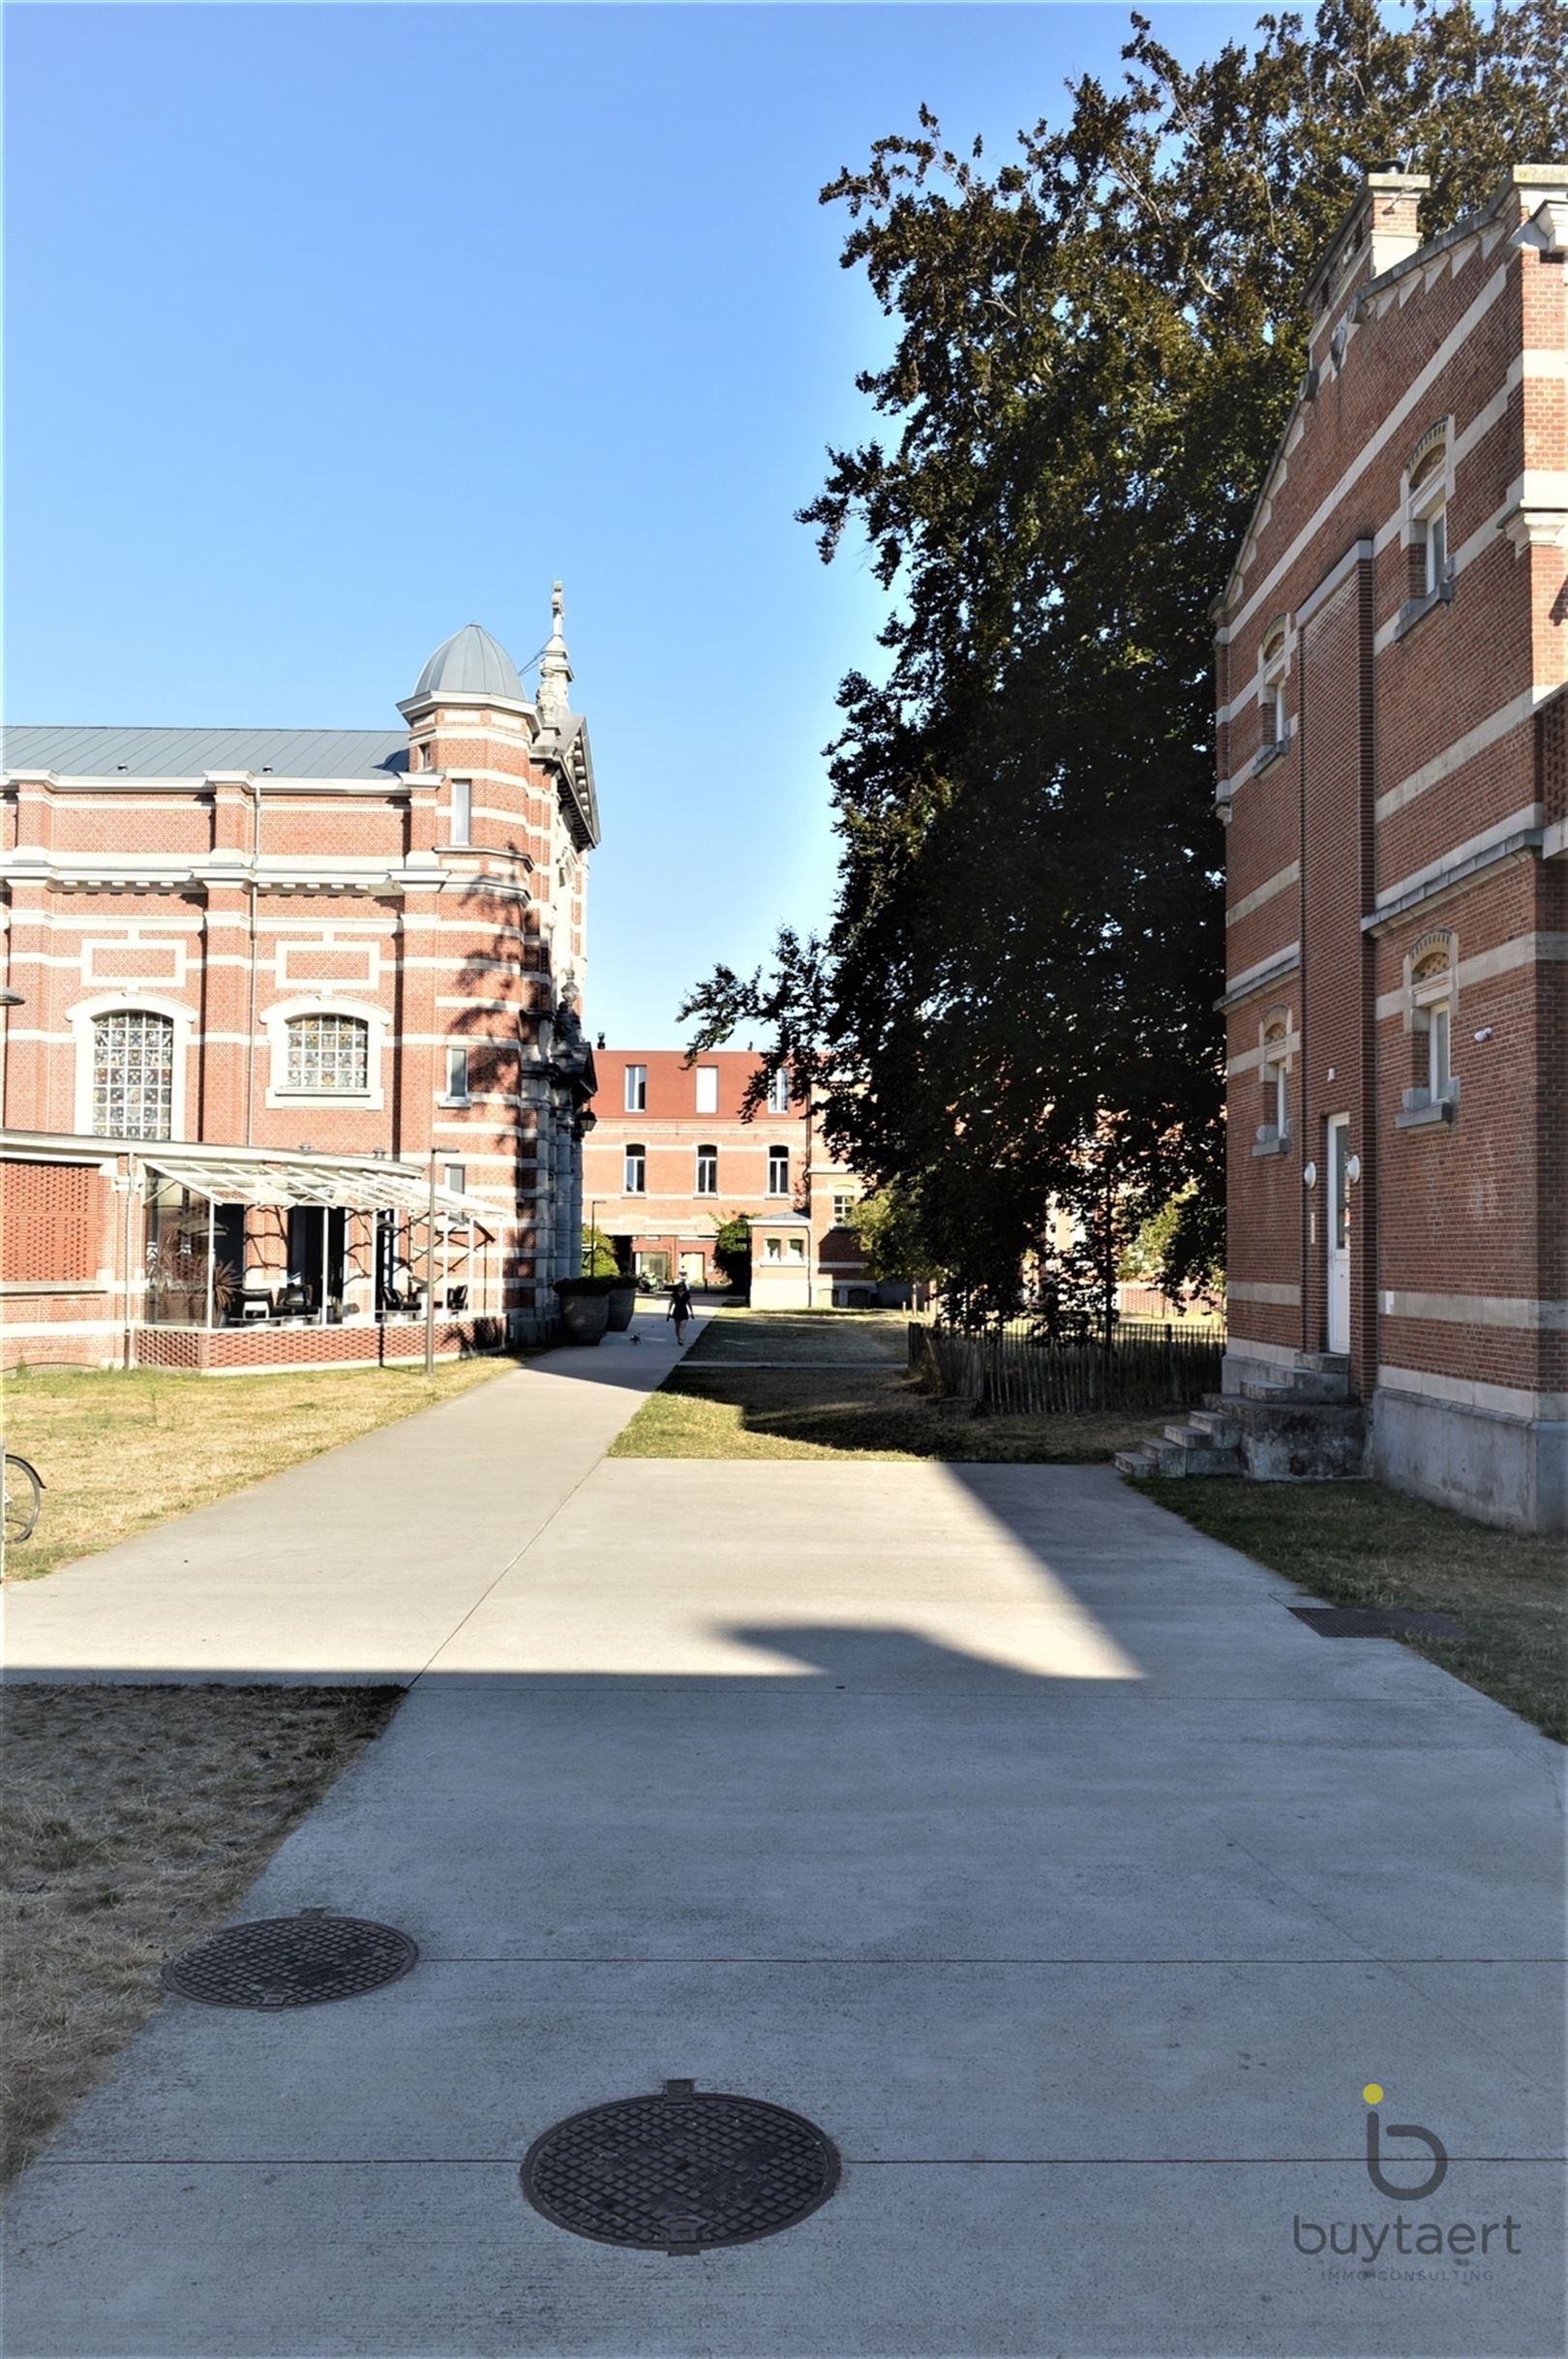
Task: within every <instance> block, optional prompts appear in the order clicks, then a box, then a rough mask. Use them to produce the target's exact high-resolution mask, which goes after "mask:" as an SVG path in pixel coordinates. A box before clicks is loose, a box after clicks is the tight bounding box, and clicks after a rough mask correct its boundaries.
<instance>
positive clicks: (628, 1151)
mask: <svg viewBox="0 0 1568 2359" xmlns="http://www.w3.org/2000/svg"><path fill="white" fill-rule="evenodd" d="M634 1162H635V1163H636V1165H637V1174H636V1177H635V1178H633V1176H632V1164H633V1163H634ZM620 1177H621V1190H620V1193H621V1195H647V1194H648V1149H647V1147H646V1146H630V1145H628V1146H626V1147H624V1148H623V1149H622V1150H621V1169H620Z"/></svg>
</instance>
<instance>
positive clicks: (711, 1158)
mask: <svg viewBox="0 0 1568 2359" xmlns="http://www.w3.org/2000/svg"><path fill="white" fill-rule="evenodd" d="M697 1194H698V1195H717V1194H718V1149H717V1147H699V1148H698V1150H697Z"/></svg>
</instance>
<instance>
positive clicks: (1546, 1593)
mask: <svg viewBox="0 0 1568 2359" xmlns="http://www.w3.org/2000/svg"><path fill="white" fill-rule="evenodd" d="M1140 1488H1141V1489H1143V1490H1145V1491H1147V1493H1148V1494H1149V1497H1151V1498H1154V1499H1158V1500H1159V1502H1160V1504H1161V1507H1168V1508H1170V1509H1171V1511H1172V1513H1173V1514H1176V1515H1179V1516H1184V1517H1185V1518H1186V1520H1187V1521H1188V1523H1190V1524H1194V1525H1196V1527H1197V1528H1198V1529H1199V1531H1206V1532H1208V1533H1210V1534H1211V1535H1212V1536H1213V1537H1214V1538H1215V1539H1217V1540H1224V1541H1226V1542H1227V1543H1228V1544H1229V1546H1230V1547H1232V1548H1239V1549H1240V1550H1241V1551H1242V1552H1243V1554H1244V1555H1246V1556H1249V1557H1252V1558H1255V1559H1256V1560H1257V1562H1258V1563H1259V1564H1267V1565H1269V1566H1271V1567H1272V1569H1273V1570H1274V1571H1275V1572H1277V1573H1284V1574H1286V1575H1288V1577H1289V1578H1290V1579H1291V1580H1292V1581H1299V1582H1300V1583H1301V1585H1302V1587H1303V1588H1307V1589H1311V1590H1312V1593H1313V1594H1314V1595H1315V1596H1318V1597H1321V1598H1322V1599H1324V1601H1325V1602H1326V1603H1327V1604H1330V1605H1338V1606H1415V1607H1423V1608H1426V1609H1428V1610H1430V1611H1431V1612H1433V1613H1437V1614H1450V1615H1452V1616H1453V1618H1454V1619H1455V1620H1456V1621H1457V1622H1459V1623H1460V1624H1461V1625H1462V1628H1463V1629H1464V1630H1465V1631H1466V1633H1467V1636H1465V1637H1464V1638H1462V1639H1460V1638H1430V1637H1427V1636H1425V1635H1422V1634H1420V1633H1412V1634H1411V1635H1410V1636H1409V1637H1408V1638H1405V1639H1402V1641H1401V1642H1400V1643H1401V1644H1402V1645H1403V1646H1406V1647H1413V1648H1415V1650H1416V1652H1417V1653H1418V1654H1424V1655H1426V1656H1427V1657H1428V1658H1429V1660H1430V1661H1432V1662H1433V1663H1437V1664H1440V1665H1441V1667H1442V1669H1443V1670H1444V1671H1451V1672H1452V1673H1453V1675H1454V1677H1455V1678H1456V1679H1463V1680H1464V1682H1465V1683H1466V1685H1467V1686H1470V1687H1478V1688H1479V1689H1480V1690H1481V1692H1482V1694H1483V1695H1488V1696H1493V1697H1494V1698H1495V1699H1496V1701H1497V1702H1498V1703H1499V1704H1506V1705H1507V1706H1508V1708H1509V1709H1510V1711H1516V1712H1519V1713H1520V1714H1521V1715H1522V1716H1523V1718H1524V1719H1526V1720H1533V1721H1534V1723H1535V1725H1536V1727H1537V1728H1539V1729H1543V1730H1544V1731H1545V1732H1546V1734H1547V1735H1548V1736H1549V1737H1555V1738H1556V1739H1558V1740H1559V1741H1568V1561H1565V1558H1564V1554H1563V1547H1562V1542H1561V1540H1560V1539H1548V1538H1545V1537H1540V1538H1537V1537H1536V1536H1534V1535H1533V1534H1531V1533H1528V1532H1518V1531H1498V1530H1496V1529H1495V1528H1494V1527H1493V1526H1491V1525H1490V1524H1476V1523H1472V1522H1471V1520H1470V1518H1469V1517H1468V1516H1462V1515H1455V1514H1453V1513H1452V1512H1451V1511H1450V1510H1449V1509H1448V1508H1445V1507H1430V1506H1428V1505H1427V1503H1426V1501H1425V1500H1424V1499H1412V1498H1406V1497H1404V1496H1403V1495H1402V1493H1400V1492H1397V1491H1385V1490H1384V1489H1383V1488H1382V1486H1381V1484H1379V1483H1246V1482H1227V1481H1215V1480H1213V1479H1210V1480H1208V1481H1204V1480H1202V1479H1198V1478H1189V1479H1186V1480H1183V1481H1180V1482H1170V1481H1161V1480H1159V1479H1158V1478H1157V1479H1155V1480H1153V1481H1150V1482H1147V1483H1145V1484H1142V1485H1140ZM1323 1643H1324V1644H1325V1645H1339V1644H1341V1643H1346V1644H1348V1643H1351V1642H1341V1641H1339V1640H1325V1641H1324V1642H1323Z"/></svg>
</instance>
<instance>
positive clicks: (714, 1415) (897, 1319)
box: [610, 1311, 1172, 1466]
mask: <svg viewBox="0 0 1568 2359" xmlns="http://www.w3.org/2000/svg"><path fill="white" fill-rule="evenodd" d="M907 1330H908V1320H907V1319H906V1318H905V1316H904V1315H903V1314H902V1313H901V1312H896V1311H883V1312H875V1311H767V1312H759V1311H722V1312H720V1313H719V1314H718V1316H716V1317H715V1318H714V1319H713V1321H712V1322H711V1324H710V1325H709V1326H708V1327H707V1328H706V1329H705V1330H704V1332H703V1333H702V1334H701V1335H700V1336H699V1337H698V1338H697V1341H696V1342H695V1343H694V1344H693V1346H692V1347H691V1350H690V1351H689V1352H688V1353H687V1354H686V1356H685V1358H684V1359H683V1360H682V1361H680V1363H679V1364H678V1366H677V1367H676V1368H675V1369H674V1370H673V1371H672V1373H671V1374H670V1375H669V1376H667V1377H666V1378H665V1381H664V1383H663V1385H662V1386H661V1387H660V1389H659V1390H658V1391H657V1392H656V1393H651V1394H650V1395H649V1396H648V1400H647V1401H645V1402H644V1404H643V1406H642V1407H641V1408H640V1409H639V1410H638V1412H637V1414H636V1416H635V1417H634V1418H633V1419H632V1421H631V1423H630V1424H629V1425H628V1426H627V1427H626V1428H625V1430H624V1432H623V1433H622V1434H621V1435H620V1436H619V1437H618V1439H617V1440H616V1441H615V1442H614V1443H613V1444H612V1446H611V1450H610V1455H611V1457H612V1458H846V1457H847V1458H890V1459H915V1458H941V1459H947V1460H949V1461H950V1462H952V1463H953V1464H955V1465H960V1466H995V1465H998V1464H1003V1465H1006V1464H1010V1463H1011V1464H1028V1465H1058V1466H1084V1465H1091V1464H1094V1463H1097V1462H1099V1461H1101V1460H1103V1459H1108V1458H1111V1457H1113V1456H1114V1455H1115V1453H1116V1452H1117V1451H1118V1450H1125V1449H1130V1448H1133V1447H1135V1446H1136V1445H1137V1443H1138V1442H1140V1441H1147V1440H1148V1439H1149V1437H1150V1436H1151V1435H1154V1434H1158V1433H1159V1432H1160V1431H1161V1428H1162V1427H1163V1425H1164V1424H1165V1422H1166V1420H1167V1419H1168V1418H1169V1417H1170V1415H1171V1414H1172V1412H1171V1411H1170V1410H1169V1409H1165V1410H1162V1411H1160V1412H1158V1413H1153V1414H1151V1413H1150V1412H1149V1411H1148V1410H1137V1411H1128V1412H1126V1413H1124V1414H1119V1415H1107V1416H1094V1417H999V1416H993V1415H990V1414H986V1415H984V1416H976V1415H975V1414H974V1413H973V1411H972V1409H971V1408H970V1406H969V1404H968V1403H966V1402H958V1401H933V1400H929V1399H927V1397H926V1396H925V1395H924V1394H923V1393H921V1392H920V1391H919V1390H917V1388H916V1386H915V1385H914V1384H913V1383H912V1382H911V1381H910V1379H909V1377H908V1376H907V1374H906V1372H905V1364H906V1360H907V1356H908V1354H907V1342H906V1339H907ZM867 1363H872V1364H871V1365H867Z"/></svg>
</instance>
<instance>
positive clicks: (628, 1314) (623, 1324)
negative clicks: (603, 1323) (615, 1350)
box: [605, 1278, 637, 1335]
mask: <svg viewBox="0 0 1568 2359" xmlns="http://www.w3.org/2000/svg"><path fill="white" fill-rule="evenodd" d="M605 1301H606V1302H607V1303H608V1304H609V1305H610V1333H611V1334H612V1335H624V1334H625V1332H626V1329H627V1328H628V1327H629V1326H630V1325H631V1323H632V1313H633V1312H634V1311H635V1310H636V1308H637V1281H636V1279H635V1278H628V1279H627V1281H626V1283H625V1285H623V1286H612V1287H611V1289H610V1291H609V1293H608V1294H607V1295H606V1296H605Z"/></svg>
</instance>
